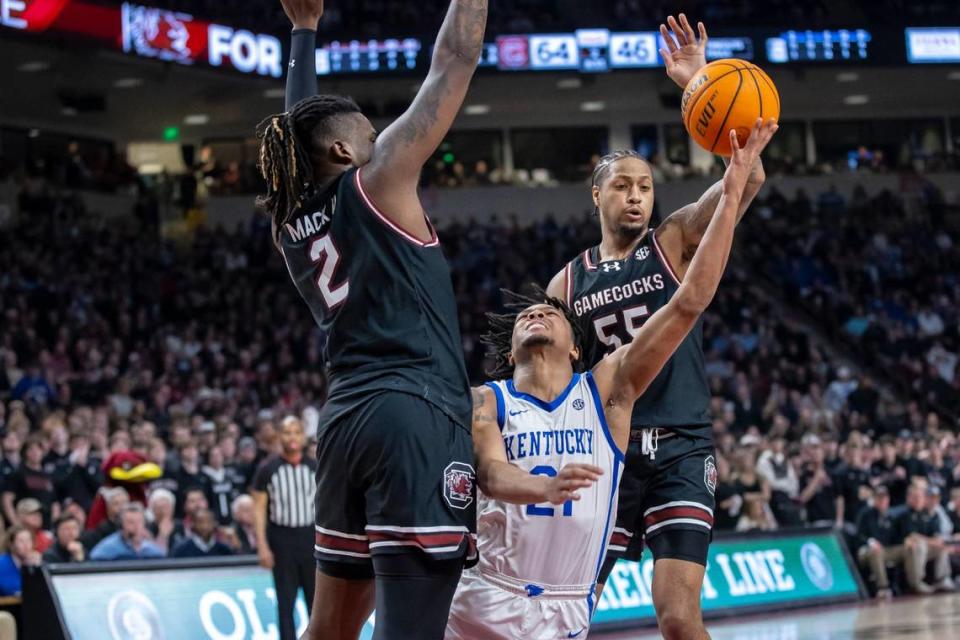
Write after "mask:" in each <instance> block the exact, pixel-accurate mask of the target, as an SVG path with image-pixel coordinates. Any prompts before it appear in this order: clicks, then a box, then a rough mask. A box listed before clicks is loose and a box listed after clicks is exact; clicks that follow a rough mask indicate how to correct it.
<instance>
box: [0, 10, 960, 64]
mask: <svg viewBox="0 0 960 640" xmlns="http://www.w3.org/2000/svg"><path fill="white" fill-rule="evenodd" d="M0 27H6V28H10V29H16V30H19V31H24V32H30V33H37V34H43V33H48V32H49V33H58V34H70V35H75V36H80V37H83V38H88V39H93V40H95V41H97V42H98V43H100V44H101V45H102V46H107V47H111V48H117V49H121V50H123V51H124V52H126V53H129V54H132V55H137V56H141V57H146V58H154V59H157V60H163V61H166V62H174V63H177V64H184V65H194V64H203V65H208V66H211V67H215V68H224V69H230V70H234V71H238V72H240V73H244V74H251V75H258V76H266V77H273V78H280V77H282V76H283V73H284V68H285V64H286V61H287V58H288V55H289V53H288V52H287V50H286V47H287V43H286V41H284V40H282V39H280V38H278V37H276V36H274V35H271V34H263V33H256V32H253V31H250V30H247V29H238V28H234V27H229V26H226V25H221V24H216V23H213V22H209V21H206V20H203V19H200V18H197V17H196V16H194V15H191V14H189V13H184V12H177V11H170V10H167V9H159V8H155V7H151V6H148V5H142V4H136V3H132V2H127V3H124V4H122V5H120V6H107V5H100V4H92V2H91V1H90V0H0ZM905 33H906V42H907V55H908V58H909V61H910V62H956V61H958V60H960V27H955V28H917V29H913V28H911V29H907V30H906V32H905ZM767 36H770V37H767ZM878 37H879V39H880V41H881V45H882V46H878V47H877V51H876V55H872V54H871V51H870V47H871V43H872V41H873V38H874V36H873V34H872V33H871V32H870V31H867V30H866V29H841V30H834V31H809V30H807V31H803V30H796V31H785V32H782V33H776V32H773V33H770V32H767V33H763V32H759V31H758V32H755V33H754V34H753V35H752V36H748V35H741V36H737V35H732V36H728V35H724V36H714V37H712V38H710V40H709V41H708V43H707V51H706V57H707V60H717V59H720V58H740V59H743V60H754V59H756V58H758V57H759V56H760V53H759V51H761V50H763V51H765V52H766V58H767V60H768V61H769V62H771V63H776V64H784V63H804V62H814V63H830V62H834V63H856V62H862V61H866V60H872V59H873V58H877V61H879V60H882V61H884V62H897V61H898V60H897V59H896V58H899V62H901V63H902V61H903V59H902V57H901V56H902V54H900V53H899V51H898V49H899V47H900V46H902V42H903V40H902V39H900V36H899V30H898V31H897V32H896V34H895V36H891V35H890V34H889V33H887V32H882V33H880V34H879V36H878ZM891 38H894V39H895V40H896V41H897V42H896V44H895V45H894V44H893V43H891V42H890V40H891ZM663 47H664V42H663V39H662V37H661V36H660V34H659V33H658V32H655V31H639V32H620V33H618V32H611V31H609V30H607V29H578V30H577V31H575V32H573V33H546V34H515V35H510V34H508V35H500V36H498V37H497V38H496V41H495V42H488V43H486V44H484V46H483V49H482V52H481V56H480V60H479V66H480V68H486V69H496V70H497V71H546V72H550V71H555V72H579V73H604V72H608V71H616V70H620V69H644V68H657V67H660V66H662V64H663V60H662V59H661V57H660V53H659V49H661V48H663ZM431 53H432V45H431V43H430V42H428V41H424V40H420V39H417V38H395V39H386V40H354V41H347V42H339V41H335V42H328V43H321V44H320V45H319V46H318V48H317V52H316V63H317V73H318V75H321V76H335V75H354V74H392V73H393V74H399V73H418V74H422V73H425V72H426V71H427V70H428V69H429V67H430V55H431Z"/></svg>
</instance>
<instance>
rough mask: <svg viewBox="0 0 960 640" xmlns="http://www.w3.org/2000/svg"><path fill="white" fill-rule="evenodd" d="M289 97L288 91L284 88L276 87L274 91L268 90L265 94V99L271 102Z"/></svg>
mask: <svg viewBox="0 0 960 640" xmlns="http://www.w3.org/2000/svg"><path fill="white" fill-rule="evenodd" d="M286 96H287V90H286V89H284V88H283V87H274V88H273V89H267V90H266V91H264V92H263V97H264V98H268V99H270V100H276V99H277V98H285V97H286Z"/></svg>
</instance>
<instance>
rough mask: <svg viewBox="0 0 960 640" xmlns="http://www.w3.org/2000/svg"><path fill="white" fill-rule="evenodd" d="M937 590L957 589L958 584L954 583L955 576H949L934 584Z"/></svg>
mask: <svg viewBox="0 0 960 640" xmlns="http://www.w3.org/2000/svg"><path fill="white" fill-rule="evenodd" d="M933 586H934V588H935V589H936V590H937V591H955V590H956V588H957V585H956V584H954V582H953V578H950V577H947V578H944V579H943V580H941V581H940V582H938V583H937V584H935V585H933Z"/></svg>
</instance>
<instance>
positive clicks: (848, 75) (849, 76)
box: [837, 71, 860, 82]
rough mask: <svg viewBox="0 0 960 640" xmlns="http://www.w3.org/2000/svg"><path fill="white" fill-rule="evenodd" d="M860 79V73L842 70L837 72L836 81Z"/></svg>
mask: <svg viewBox="0 0 960 640" xmlns="http://www.w3.org/2000/svg"><path fill="white" fill-rule="evenodd" d="M859 79H860V74H859V73H857V72H856V71H844V72H843V73H838V74H837V82H856V81H857V80H859Z"/></svg>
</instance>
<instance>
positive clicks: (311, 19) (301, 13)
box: [280, 0, 323, 31]
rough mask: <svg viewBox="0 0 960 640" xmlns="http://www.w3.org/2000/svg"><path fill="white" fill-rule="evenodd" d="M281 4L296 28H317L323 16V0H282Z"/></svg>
mask: <svg viewBox="0 0 960 640" xmlns="http://www.w3.org/2000/svg"><path fill="white" fill-rule="evenodd" d="M280 4H282V5H283V12H284V13H285V14H287V17H288V18H290V22H291V23H292V24H293V28H294V29H313V30H314V31H316V30H317V25H318V24H320V18H321V17H322V16H323V0H280Z"/></svg>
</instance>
